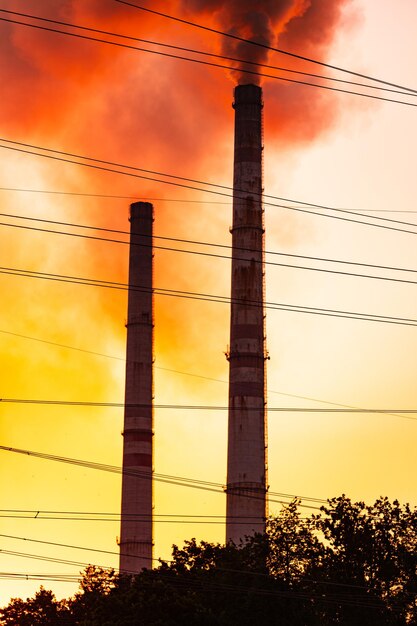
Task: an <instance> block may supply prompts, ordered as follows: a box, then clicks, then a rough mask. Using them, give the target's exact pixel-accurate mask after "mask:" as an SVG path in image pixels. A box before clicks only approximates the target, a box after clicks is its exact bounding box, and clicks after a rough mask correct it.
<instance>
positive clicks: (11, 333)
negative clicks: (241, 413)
mask: <svg viewBox="0 0 417 626" xmlns="http://www.w3.org/2000/svg"><path fill="white" fill-rule="evenodd" d="M0 333H3V334H6V335H11V336H13V337H19V338H21V339H27V340H30V341H38V342H40V343H44V344H46V345H52V346H56V347H59V348H65V349H67V350H75V351H77V352H85V353H86V354H92V355H94V356H100V357H104V358H108V359H115V360H118V361H123V362H126V358H125V357H120V356H114V355H111V354H104V353H102V352H95V351H93V350H86V349H83V348H76V347H74V346H69V345H67V344H62V343H57V342H55V341H48V340H45V339H41V338H40V337H31V336H28V335H22V334H19V333H14V332H10V331H7V330H2V329H0ZM155 369H157V370H162V371H166V372H173V373H175V374H180V375H182V376H192V377H193V378H201V379H203V380H209V381H212V382H217V383H222V384H225V385H227V384H229V381H228V380H223V379H219V378H213V377H210V376H204V375H203V374H194V373H192V372H183V371H179V370H176V369H173V368H169V367H159V366H158V365H156V366H155ZM271 393H273V394H277V395H280V396H286V397H288V398H297V399H298V400H308V401H310V402H319V403H321V404H328V405H331V406H337V407H340V408H344V409H358V408H359V407H357V406H351V405H347V404H341V403H340V402H330V401H329V400H322V399H319V398H312V397H311V396H302V395H300V394H294V393H285V392H283V391H275V390H273V389H268V394H271ZM387 415H392V416H393V417H400V418H402V419H411V420H414V419H415V418H413V417H409V416H406V415H401V414H399V413H388V414H387Z"/></svg>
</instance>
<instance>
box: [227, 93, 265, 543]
mask: <svg viewBox="0 0 417 626" xmlns="http://www.w3.org/2000/svg"><path fill="white" fill-rule="evenodd" d="M234 96H235V99H234V104H233V107H234V109H235V155H234V181H233V186H234V192H233V227H232V229H231V232H232V288H231V300H232V302H231V321H230V347H229V352H228V354H227V356H228V360H229V427H228V459H227V487H226V494H227V513H226V515H227V519H226V541H230V540H232V541H234V542H235V543H239V541H240V540H241V539H244V537H245V536H250V535H253V534H254V533H255V532H260V533H263V532H264V531H265V519H266V514H267V505H266V491H267V465H266V458H267V455H266V449H267V444H266V393H265V386H266V375H265V360H266V343H265V312H264V302H265V287H264V285H265V281H264V211H263V204H262V193H263V167H262V151H263V100H262V89H261V88H260V87H258V86H257V85H250V84H249V85H238V86H237V87H236V88H235V91H234Z"/></svg>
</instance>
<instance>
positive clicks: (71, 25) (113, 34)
mask: <svg viewBox="0 0 417 626" xmlns="http://www.w3.org/2000/svg"><path fill="white" fill-rule="evenodd" d="M0 13H7V14H9V15H15V16H18V17H25V18H28V19H34V20H38V21H40V22H46V23H48V24H56V25H58V26H66V27H69V28H74V29H76V30H83V31H87V32H90V33H97V34H100V35H107V36H110V37H118V38H119V39H123V40H128V41H136V42H139V43H145V44H148V45H152V46H159V47H161V48H168V49H170V50H179V51H181V52H188V53H192V54H197V55H200V56H205V57H211V58H215V59H221V60H224V61H233V62H236V63H239V64H245V65H252V66H254V67H261V68H266V69H271V70H277V71H281V72H288V73H290V74H297V75H300V76H308V77H310V78H318V79H321V80H328V81H332V82H335V83H342V84H345V85H353V86H356V87H364V88H366V89H375V90H378V91H386V92H390V93H396V94H401V95H404V96H416V95H417V93H411V92H410V91H398V90H396V89H389V88H386V87H380V86H378V85H369V84H366V83H358V82H356V81H352V80H346V79H341V78H335V77H332V76H325V75H323V74H313V73H311V72H303V71H301V70H295V69H290V68H287V67H279V66H275V65H270V64H268V63H260V62H256V61H250V60H249V59H240V58H236V57H230V56H226V55H223V54H215V53H213V52H205V51H203V50H197V49H195V48H186V47H183V46H178V45H172V44H167V43H164V42H160V41H154V40H151V39H142V38H140V37H132V36H130V35H125V34H122V33H116V32H114V31H107V30H101V29H99V28H92V27H89V26H81V25H80V24H74V23H72V22H64V21H60V20H52V19H48V18H45V17H40V16H38V15H32V14H28V13H19V12H18V11H9V10H7V9H0ZM0 19H1V18H0ZM6 21H7V20H6ZM12 23H17V24H21V25H24V26H32V24H27V23H25V22H17V21H13V22H12ZM52 32H58V33H62V34H68V35H70V34H71V33H67V32H64V31H60V30H53V31H52ZM94 40H95V41H100V42H101V43H110V44H112V43H113V42H110V41H106V42H102V41H101V40H98V39H94ZM128 47H129V48H131V46H128ZM134 49H137V50H140V51H143V52H152V51H151V50H143V49H141V48H136V47H134ZM189 60H191V59H189ZM230 69H234V68H230Z"/></svg>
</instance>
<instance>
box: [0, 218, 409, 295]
mask: <svg viewBox="0 0 417 626" xmlns="http://www.w3.org/2000/svg"><path fill="white" fill-rule="evenodd" d="M0 215H6V217H18V216H11V215H8V214H1V213H0ZM23 219H31V220H35V218H23ZM39 221H41V222H45V221H46V222H50V221H51V220H39ZM55 223H57V222H55ZM58 223H59V222H58ZM65 225H66V226H72V227H77V228H94V227H90V226H82V225H78V224H68V223H66V224H65ZM0 226H3V227H6V228H7V227H10V228H18V229H22V230H30V231H33V232H40V233H47V234H53V235H65V236H69V237H76V238H80V239H88V240H91V241H103V242H107V243H116V244H123V245H128V246H132V247H136V246H139V247H142V248H144V247H148V248H152V249H154V250H164V251H166V252H179V253H182V254H194V255H196V256H204V257H210V258H216V259H225V260H228V261H230V260H231V259H232V257H231V256H230V255H224V254H215V253H213V252H204V251H201V250H190V249H186V248H173V247H168V246H160V245H157V244H152V243H149V244H144V243H138V242H136V241H127V240H126V241H125V240H121V239H110V238H108V237H98V236H96V235H94V236H93V235H85V234H81V233H74V232H68V231H58V230H51V229H46V228H39V227H34V226H24V225H22V224H10V223H5V222H0ZM416 226H417V225H416ZM94 230H104V231H107V232H122V233H123V234H128V233H124V231H111V230H110V229H105V228H103V229H100V228H97V229H96V228H94ZM140 237H142V238H145V236H142V235H140ZM153 239H162V240H165V241H174V242H178V243H189V244H192V245H199V246H209V247H216V248H223V249H229V250H235V251H237V252H239V251H241V252H245V253H247V252H249V253H250V252H254V253H255V252H256V253H258V255H259V250H252V249H250V248H239V247H235V248H233V247H232V246H226V245H222V244H214V243H207V242H204V241H192V240H186V239H177V238H175V237H153ZM265 254H266V255H276V256H284V257H290V258H296V259H306V260H309V261H318V262H322V263H340V264H343V265H354V266H360V267H369V268H374V269H379V270H390V271H399V272H413V273H417V270H415V269H406V268H400V267H392V266H384V265H373V264H371V263H360V262H358V263H356V262H354V261H343V260H338V259H326V258H322V257H313V256H306V255H300V254H290V253H285V252H275V251H265ZM233 258H234V260H237V261H247V260H248V259H247V258H243V257H237V256H234V257H233ZM251 262H252V263H260V264H265V265H270V266H274V267H285V268H292V269H298V270H306V271H311V272H321V273H325V274H336V275H340V276H349V277H353V278H367V279H372V280H383V281H388V282H395V283H405V284H411V285H417V281H414V280H409V279H404V278H393V277H389V276H374V275H371V274H360V273H358V272H343V271H341V270H332V269H326V268H320V267H309V266H304V265H291V264H289V263H277V262H276V261H266V260H264V259H251Z"/></svg>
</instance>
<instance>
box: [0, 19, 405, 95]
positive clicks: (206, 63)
mask: <svg viewBox="0 0 417 626" xmlns="http://www.w3.org/2000/svg"><path fill="white" fill-rule="evenodd" d="M35 19H39V18H36V17H35ZM0 21H2V22H7V23H11V24H18V25H20V26H26V27H29V28H34V29H37V30H41V31H46V32H52V33H57V34H60V35H66V36H68V37H75V38H77V39H82V40H87V41H95V42H97V43H101V44H107V45H110V46H117V47H118V48H127V49H129V50H136V51H139V52H145V53H148V54H154V55H157V56H162V57H166V58H171V59H176V60H180V61H187V62H189V63H196V64H199V65H204V66H206V67H215V68H218V69H222V70H229V71H230V70H231V71H236V70H238V71H239V72H243V73H245V74H249V75H251V76H260V77H262V78H270V79H273V80H280V81H284V82H287V83H295V84H297V85H304V86H308V87H316V88H318V89H325V90H327V91H335V92H337V93H347V94H350V95H353V96H359V97H362V98H371V99H373V100H381V101H383V102H392V103H395V104H402V105H405V106H412V107H416V106H417V104H416V103H413V102H405V101H404V100H394V99H393V98H385V97H383V96H376V95H372V94H367V93H362V92H357V91H351V90H347V89H341V88H338V87H329V86H327V85H321V84H318V83H310V82H307V81H302V80H295V79H293V78H286V77H284V76H276V75H274V74H264V73H262V72H257V71H256V70H248V69H245V68H241V67H233V66H230V65H223V64H221V63H213V62H209V61H202V60H201V59H194V58H191V57H184V56H180V55H178V54H170V53H168V52H161V51H160V50H149V49H147V48H139V47H138V46H132V45H129V44H125V43H121V42H119V41H109V40H108V39H99V38H97V37H91V36H89V35H81V34H80V33H72V32H69V31H65V30H59V29H57V28H50V27H47V26H40V25H39V24H29V23H28V22H22V21H19V20H12V19H8V18H5V17H0ZM74 27H75V28H77V26H74ZM86 30H87V29H86ZM116 36H117V35H116ZM155 45H157V44H155ZM243 63H245V62H244V61H243ZM407 91H408V90H407ZM395 93H400V94H402V95H407V96H412V95H415V94H412V93H405V94H404V92H398V91H396V92H395Z"/></svg>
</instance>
